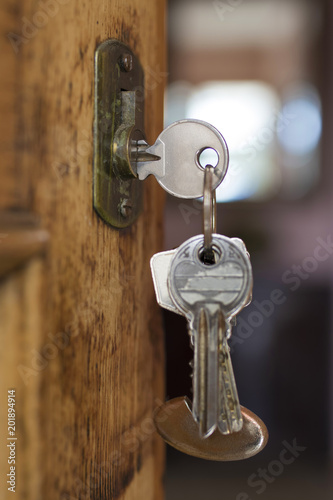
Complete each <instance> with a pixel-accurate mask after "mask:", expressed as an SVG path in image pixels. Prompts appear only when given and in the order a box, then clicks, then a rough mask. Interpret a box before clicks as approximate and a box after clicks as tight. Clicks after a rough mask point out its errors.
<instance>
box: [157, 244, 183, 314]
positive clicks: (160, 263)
mask: <svg viewBox="0 0 333 500" xmlns="http://www.w3.org/2000/svg"><path fill="white" fill-rule="evenodd" d="M176 252H177V248H176V249H175V250H167V251H166V252H159V253H155V255H153V256H152V258H151V259H150V269H151V274H152V277H153V283H154V289H155V294H156V300H157V303H158V304H159V305H160V306H161V307H164V309H167V310H168V311H172V312H174V313H177V314H181V315H183V313H182V311H180V310H179V309H178V308H177V307H176V306H175V304H174V303H173V302H172V299H171V297H170V293H169V289H168V272H169V268H170V263H171V260H172V258H173V256H174V255H175V253H176Z"/></svg>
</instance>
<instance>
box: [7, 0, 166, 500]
mask: <svg viewBox="0 0 333 500" xmlns="http://www.w3.org/2000/svg"><path fill="white" fill-rule="evenodd" d="M45 3H47V2H45ZM51 4H52V5H53V8H54V11H53V13H52V8H51V7H50V6H51ZM48 5H49V7H48V8H49V14H47V12H46V11H45V9H44V16H43V14H40V12H41V11H42V10H43V9H42V8H41V7H40V2H37V1H36V2H35V1H32V0H27V1H26V2H24V3H22V2H19V1H18V0H17V1H16V2H12V1H8V0H1V11H2V12H1V16H0V17H1V21H0V23H1V24H0V27H1V30H2V33H1V50H2V54H3V59H2V62H1V65H2V68H1V72H2V74H3V75H5V77H4V80H3V84H2V92H1V94H0V103H1V104H0V106H1V109H2V110H4V111H5V115H6V116H8V120H7V123H4V122H2V124H1V127H2V128H1V131H2V132H3V135H2V137H3V141H2V146H1V147H2V154H3V158H4V163H3V165H2V173H3V179H4V182H3V183H2V185H1V191H3V192H4V194H3V195H2V193H1V207H2V208H4V209H8V208H15V209H17V208H20V209H24V210H29V211H32V212H34V213H36V214H37V215H38V216H39V217H40V221H41V227H42V228H43V230H45V231H47V232H48V233H49V234H50V241H49V244H48V250H47V254H46V257H45V258H44V259H42V260H40V261H38V262H39V264H38V266H39V267H38V269H37V268H35V267H32V268H30V266H31V265H32V264H29V265H28V267H27V268H25V269H24V270H22V271H19V273H21V274H19V275H17V273H16V274H15V275H13V276H12V278H10V279H9V281H8V279H7V281H6V285H3V286H4V288H3V293H4V294H5V295H7V290H8V289H12V288H13V289H14V292H13V293H14V295H15V293H16V294H18V295H20V294H21V293H22V290H23V289H24V290H26V291H27V293H28V290H29V289H30V287H34V285H33V283H34V281H37V282H38V283H39V285H38V286H39V287H40V293H39V292H38V291H36V292H35V294H34V295H33V296H31V297H30V298H29V300H31V301H32V305H31V308H32V309H31V311H30V310H29V309H27V308H24V310H22V311H20V308H19V305H18V304H19V302H17V301H16V302H15V304H16V305H15V306H13V305H12V304H11V303H9V304H7V306H6V310H7V311H9V313H10V314H9V315H8V314H7V315H6V317H4V318H7V319H4V321H3V328H4V330H5V331H7V332H9V331H10V333H7V337H6V338H7V339H8V345H10V346H11V347H10V349H11V350H12V356H11V358H10V360H8V361H7V362H6V360H4V365H2V368H1V370H5V371H7V373H8V375H7V377H6V378H5V379H3V383H2V394H3V389H5V390H6V388H4V387H3V384H9V385H10V386H12V385H13V384H16V385H17V390H18V392H19V393H20V400H19V401H18V403H17V405H18V412H19V413H18V416H19V422H20V424H19V437H20V440H19V446H20V447H21V448H20V460H19V464H18V474H19V476H18V477H19V479H18V481H17V488H18V489H17V494H18V498H22V499H33V500H39V499H43V500H44V499H46V498H47V499H48V500H53V499H57V500H58V499H59V498H61V499H90V498H91V499H118V498H122V499H126V500H129V499H135V500H136V499H141V498H142V499H145V500H148V499H152V500H153V499H154V500H156V499H157V500H158V499H161V498H163V488H162V475H163V468H164V448H163V445H162V443H161V440H160V438H157V437H156V433H155V431H154V429H153V425H152V413H153V410H154V408H155V407H156V406H157V405H158V404H159V403H158V402H157V401H156V400H157V399H159V400H163V370H164V357H163V344H162V334H161V332H162V329H161V319H160V314H159V310H158V307H157V305H156V303H155V297H154V293H153V287H152V282H151V277H150V271H149V259H150V257H151V255H152V254H153V253H154V252H156V251H158V250H159V249H161V240H162V205H163V194H162V193H161V188H160V187H159V186H157V184H156V182H154V180H150V179H148V180H147V181H145V197H144V198H145V207H144V213H143V214H142V216H140V218H139V220H138V221H137V222H136V223H135V224H134V225H133V226H132V227H130V228H128V229H126V230H122V231H116V230H114V229H112V228H110V227H108V226H107V225H106V224H104V223H103V221H101V220H100V219H99V218H98V216H97V215H96V213H95V212H94V210H93V208H92V154H93V151H92V124H93V88H94V81H93V75H94V63H93V61H94V52H95V48H96V46H97V45H98V43H100V42H101V41H104V40H105V39H108V38H117V39H120V40H121V41H123V42H125V43H127V44H129V45H130V47H131V48H132V50H133V51H134V52H135V53H136V54H137V55H138V56H139V58H140V60H141V63H142V65H143V67H144V68H145V73H146V88H145V91H146V106H145V117H146V127H145V130H146V133H147V137H148V140H149V141H152V142H153V141H154V140H155V139H156V137H157V135H158V134H159V132H160V131H161V130H162V126H163V122H162V106H163V88H164V84H165V80H166V73H165V66H164V65H165V39H164V37H165V32H164V20H165V13H164V11H165V6H164V2H163V1H160V0H150V1H149V0H133V1H129V0H126V1H120V0H118V1H113V2H109V1H107V0H97V1H95V2H79V1H78V0H61V1H60V0H51V1H50V2H49V3H48ZM45 12H46V13H45ZM43 19H44V21H43ZM29 23H32V27H31V25H29ZM38 23H39V25H40V27H39V28H37V29H36V30H35V31H33V26H35V27H36V24H38ZM43 23H44V25H43V26H42V24H43ZM28 25H29V26H30V30H31V31H30V38H28V37H27V36H24V33H25V34H26V35H27V34H29V28H28V27H27V26H28ZM10 32H11V33H16V34H19V35H20V36H22V37H23V38H24V40H23V42H22V43H20V44H19V46H16V48H17V53H15V51H14V49H13V43H12V44H11V42H10V39H9V38H10V37H9V38H8V33H10ZM32 32H33V33H34V34H33V35H32V34H31V33H32ZM11 40H12V42H13V39H11ZM14 48H15V44H14ZM2 116H3V115H2ZM17 276H19V277H17ZM38 286H37V285H35V288H36V289H37V288H38ZM3 300H5V299H3ZM3 304H5V303H3ZM15 308H16V309H15ZM15 311H16V314H18V315H19V316H20V318H21V320H20V321H21V322H22V321H24V318H26V321H27V326H26V328H25V329H22V328H21V326H20V324H21V323H20V322H19V323H18V324H17V325H14V326H13V328H12V329H9V322H10V319H8V318H11V316H12V314H15ZM33 311H35V312H33ZM25 315H26V316H25ZM32 316H33V317H34V318H35V320H36V322H38V329H36V327H35V326H34V321H32V319H31V318H32ZM20 339H21V340H20ZM31 345H33V346H35V347H33V349H36V351H37V352H38V353H39V355H40V358H38V359H39V365H38V360H37V355H36V354H32V353H31ZM34 352H35V351H34ZM34 356H35V357H36V359H35V358H34ZM22 359H24V360H25V361H24V363H25V366H27V367H28V368H30V369H34V368H36V367H37V365H38V366H39V367H41V366H43V368H41V369H40V370H39V371H38V373H37V374H35V376H34V375H31V377H28V379H25V380H23V379H22V376H21V375H20V376H19V377H18V375H17V366H18V364H20V363H21V364H22V362H21V361H20V360H22ZM43 360H44V362H43ZM24 363H23V364H24ZM35 371H36V370H35ZM1 404H2V402H1ZM32 408H33V409H34V410H32ZM34 425H35V427H34ZM36 426H37V427H38V432H37V431H36ZM23 444H24V445H23ZM1 453H3V450H1ZM29 457H31V459H30V460H29ZM27 477H29V481H27V480H26V478H27Z"/></svg>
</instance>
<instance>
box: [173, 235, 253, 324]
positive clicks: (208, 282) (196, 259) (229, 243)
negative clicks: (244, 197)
mask: <svg viewBox="0 0 333 500" xmlns="http://www.w3.org/2000/svg"><path fill="white" fill-rule="evenodd" d="M244 248H245V247H244ZM244 248H243V247H242V245H241V244H240V240H239V239H237V241H235V242H234V241H233V239H232V238H228V237H227V236H222V235H219V234H214V235H213V249H214V252H215V263H214V264H212V265H208V264H204V263H203V262H202V260H201V258H200V255H202V250H203V236H195V237H194V238H190V239H189V240H187V241H186V242H184V243H183V244H182V245H181V246H180V247H179V248H178V250H177V252H176V253H175V255H174V256H173V259H172V261H171V265H170V271H169V275H168V287H169V292H170V296H171V298H172V300H173V302H174V304H175V305H176V306H177V307H178V308H179V309H180V310H181V311H182V312H183V313H184V314H185V315H186V316H187V318H188V319H189V320H191V319H192V318H193V317H194V315H195V311H196V310H197V308H198V307H202V306H203V305H204V307H206V308H209V306H210V305H212V306H213V307H214V310H216V306H218V307H219V308H221V310H222V312H223V315H224V317H225V318H226V319H228V318H230V317H232V316H234V315H235V314H237V313H238V312H239V311H241V309H243V307H245V305H247V304H248V303H249V302H250V300H251V293H252V285H253V278H252V267H251V263H250V259H249V255H248V253H247V252H246V251H245V250H244Z"/></svg>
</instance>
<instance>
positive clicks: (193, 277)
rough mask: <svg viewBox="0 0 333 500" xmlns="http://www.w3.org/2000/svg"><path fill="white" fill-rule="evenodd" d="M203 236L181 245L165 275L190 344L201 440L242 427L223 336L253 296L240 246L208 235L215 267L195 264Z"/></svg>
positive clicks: (248, 273) (225, 340)
mask: <svg viewBox="0 0 333 500" xmlns="http://www.w3.org/2000/svg"><path fill="white" fill-rule="evenodd" d="M202 248H203V237H202V236H196V237H194V238H191V239H189V240H188V241H186V242H185V243H183V244H182V245H181V246H180V247H179V248H178V250H177V252H176V253H175V255H174V257H173V259H172V261H171V265H170V271H169V275H168V287H169V293H170V296H171V299H172V301H173V302H174V304H175V305H176V306H177V307H178V308H179V309H180V310H181V311H182V312H183V314H184V315H185V316H186V318H187V319H188V322H189V329H190V333H191V335H192V336H193V343H194V373H193V408H192V412H193V416H194V418H195V420H196V421H197V422H198V423H199V430H200V434H201V436H202V437H207V436H209V435H210V434H212V432H214V430H215V429H216V428H217V427H218V428H219V430H220V431H221V432H222V433H223V434H228V433H231V432H237V431H238V430H240V429H241V428H242V423H243V422H242V415H241V411H240V407H239V400H238V395H237V389H236V384H235V380H234V374H233V370H232V365H231V360H230V355H229V348H228V345H227V337H228V336H229V335H230V332H231V326H230V320H231V318H232V317H233V316H235V315H236V314H237V313H238V312H239V311H240V310H241V309H242V308H243V307H245V305H246V304H248V302H249V300H250V297H251V291H252V269H251V264H250V260H249V257H248V254H247V253H246V251H244V247H243V244H242V243H240V241H239V240H238V241H237V243H235V242H233V240H232V239H230V238H227V237H226V236H221V235H218V234H214V235H213V248H214V252H215V256H216V262H215V263H214V264H212V265H207V264H204V263H203V262H202V261H201V260H200V252H201V251H202Z"/></svg>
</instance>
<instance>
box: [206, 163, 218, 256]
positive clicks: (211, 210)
mask: <svg viewBox="0 0 333 500" xmlns="http://www.w3.org/2000/svg"><path fill="white" fill-rule="evenodd" d="M213 174H214V167H213V166H212V165H206V168H205V177H204V197H203V233H204V253H205V254H206V255H205V257H206V258H208V259H211V258H213V260H214V254H213V249H212V246H213V233H216V191H215V189H213Z"/></svg>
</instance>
